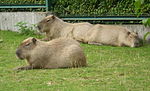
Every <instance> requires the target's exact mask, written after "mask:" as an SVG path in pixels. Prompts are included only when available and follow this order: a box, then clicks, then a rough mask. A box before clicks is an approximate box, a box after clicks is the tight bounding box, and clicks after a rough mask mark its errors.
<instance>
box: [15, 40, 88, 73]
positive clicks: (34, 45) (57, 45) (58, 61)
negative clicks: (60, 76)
mask: <svg viewBox="0 0 150 91" xmlns="http://www.w3.org/2000/svg"><path fill="white" fill-rule="evenodd" d="M16 55H17V56H18V57H19V58H20V59H26V60H27V62H28V63H29V65H28V66H24V67H20V68H17V70H18V69H32V68H33V69H36V68H37V69H39V68H66V67H82V66H86V58H85V56H84V53H83V50H82V48H81V47H80V44H79V43H78V42H77V41H75V40H73V39H68V38H66V39H65V38H58V39H54V40H52V41H49V42H43V41H40V40H38V39H35V38H28V39H26V40H24V41H23V42H22V43H21V44H20V46H19V47H18V49H17V51H16Z"/></svg>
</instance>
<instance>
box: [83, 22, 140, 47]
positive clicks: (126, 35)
mask: <svg viewBox="0 0 150 91" xmlns="http://www.w3.org/2000/svg"><path fill="white" fill-rule="evenodd" d="M83 41H84V42H85V43H88V44H97V45H112V46H129V47H137V46H139V38H138V35H137V34H136V33H134V32H131V31H129V30H128V29H126V28H124V27H121V26H112V25H100V24H97V25H95V26H94V27H92V28H91V29H90V30H89V31H88V32H87V33H86V35H85V37H84V38H83Z"/></svg>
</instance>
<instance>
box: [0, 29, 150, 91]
mask: <svg viewBox="0 0 150 91" xmlns="http://www.w3.org/2000/svg"><path fill="white" fill-rule="evenodd" d="M27 37H29V36H25V35H19V34H18V33H15V32H10V31H0V40H3V41H1V42H0V91H150V46H148V45H147V46H143V47H139V48H129V47H111V46H95V45H87V44H81V45H82V47H83V48H84V52H85V55H86V57H87V61H88V67H84V68H70V69H37V70H27V71H26V70H24V71H20V72H16V71H13V70H12V69H13V68H15V67H18V66H23V65H26V61H22V60H19V59H17V58H16V55H15V50H16V48H17V46H18V45H19V44H20V42H21V41H22V40H24V39H25V38H27ZM34 37H35V36H34ZM38 37H39V36H38Z"/></svg>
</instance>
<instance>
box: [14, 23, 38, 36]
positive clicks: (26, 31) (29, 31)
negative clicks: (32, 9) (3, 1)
mask: <svg viewBox="0 0 150 91" xmlns="http://www.w3.org/2000/svg"><path fill="white" fill-rule="evenodd" d="M15 26H17V27H18V28H19V29H18V30H19V33H20V34H23V35H34V34H35V33H36V30H34V27H35V25H33V24H32V25H31V26H28V25H27V23H26V22H18V23H17V24H16V25H15Z"/></svg>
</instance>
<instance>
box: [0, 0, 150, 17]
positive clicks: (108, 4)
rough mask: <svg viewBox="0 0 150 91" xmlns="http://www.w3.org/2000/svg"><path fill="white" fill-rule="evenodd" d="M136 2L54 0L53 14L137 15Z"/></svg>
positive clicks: (28, 0) (13, 0)
mask: <svg viewBox="0 0 150 91" xmlns="http://www.w3.org/2000/svg"><path fill="white" fill-rule="evenodd" d="M134 1H135V0H52V10H51V12H54V13H56V14H57V15H62V16H63V15H65V16H66V15H67V16H68V15H80V16H84V15H85V16H87V15H88V16H89V15H96V16H98V15H99V16H100V15H137V14H136V13H135V10H134V8H135V7H134ZM0 3H1V4H5V3H7V4H44V3H45V0H0ZM21 10H22V11H45V10H44V9H21ZM0 11H20V9H9V10H8V9H7V10H6V9H1V10H0ZM141 11H142V12H141V13H142V14H143V15H149V14H150V1H149V0H145V2H144V4H143V6H142V10H141Z"/></svg>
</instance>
